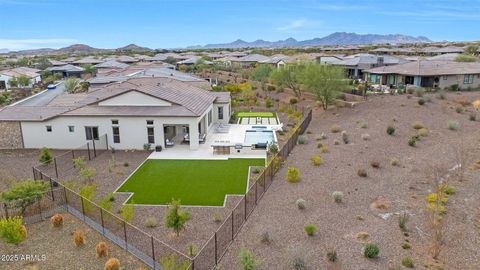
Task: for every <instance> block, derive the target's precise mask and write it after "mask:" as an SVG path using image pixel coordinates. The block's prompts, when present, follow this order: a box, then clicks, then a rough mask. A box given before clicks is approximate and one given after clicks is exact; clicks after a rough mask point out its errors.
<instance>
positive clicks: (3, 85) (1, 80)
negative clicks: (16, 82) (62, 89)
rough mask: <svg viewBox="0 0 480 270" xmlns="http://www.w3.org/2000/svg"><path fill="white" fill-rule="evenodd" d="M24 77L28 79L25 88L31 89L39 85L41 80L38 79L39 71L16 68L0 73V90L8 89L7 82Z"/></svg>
mask: <svg viewBox="0 0 480 270" xmlns="http://www.w3.org/2000/svg"><path fill="white" fill-rule="evenodd" d="M22 76H25V77H27V78H28V79H29V84H28V85H26V86H27V87H32V86H33V85H34V84H37V83H39V82H40V81H41V80H42V79H41V77H40V70H39V69H35V68H28V67H17V68H12V69H6V70H1V71H0V90H5V89H9V88H10V86H9V84H8V81H10V80H11V79H13V78H18V77H22Z"/></svg>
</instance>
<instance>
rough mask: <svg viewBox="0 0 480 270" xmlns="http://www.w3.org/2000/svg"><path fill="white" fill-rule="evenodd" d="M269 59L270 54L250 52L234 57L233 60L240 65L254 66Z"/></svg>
mask: <svg viewBox="0 0 480 270" xmlns="http://www.w3.org/2000/svg"><path fill="white" fill-rule="evenodd" d="M267 60H270V58H269V57H268V56H265V55H261V54H249V55H246V56H243V57H240V58H232V59H231V62H232V64H237V65H240V66H244V67H247V66H252V65H255V64H257V63H260V62H262V61H267Z"/></svg>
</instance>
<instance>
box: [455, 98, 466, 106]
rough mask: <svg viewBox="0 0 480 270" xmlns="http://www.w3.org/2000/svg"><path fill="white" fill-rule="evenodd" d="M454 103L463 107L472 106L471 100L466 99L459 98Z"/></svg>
mask: <svg viewBox="0 0 480 270" xmlns="http://www.w3.org/2000/svg"><path fill="white" fill-rule="evenodd" d="M454 102H455V103H457V104H459V105H461V106H463V107H466V106H468V105H470V100H468V99H467V98H466V97H457V98H455V100H454Z"/></svg>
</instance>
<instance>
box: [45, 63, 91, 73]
mask: <svg viewBox="0 0 480 270" xmlns="http://www.w3.org/2000/svg"><path fill="white" fill-rule="evenodd" d="M47 70H49V71H52V72H82V71H83V68H82V67H77V66H74V65H71V64H67V65H64V66H59V67H49V68H47Z"/></svg>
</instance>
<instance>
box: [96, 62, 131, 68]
mask: <svg viewBox="0 0 480 270" xmlns="http://www.w3.org/2000/svg"><path fill="white" fill-rule="evenodd" d="M95 67H96V68H97V69H125V68H127V67H129V65H128V64H125V63H121V62H118V61H116V60H109V61H106V62H103V63H100V64H97V65H95Z"/></svg>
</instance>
